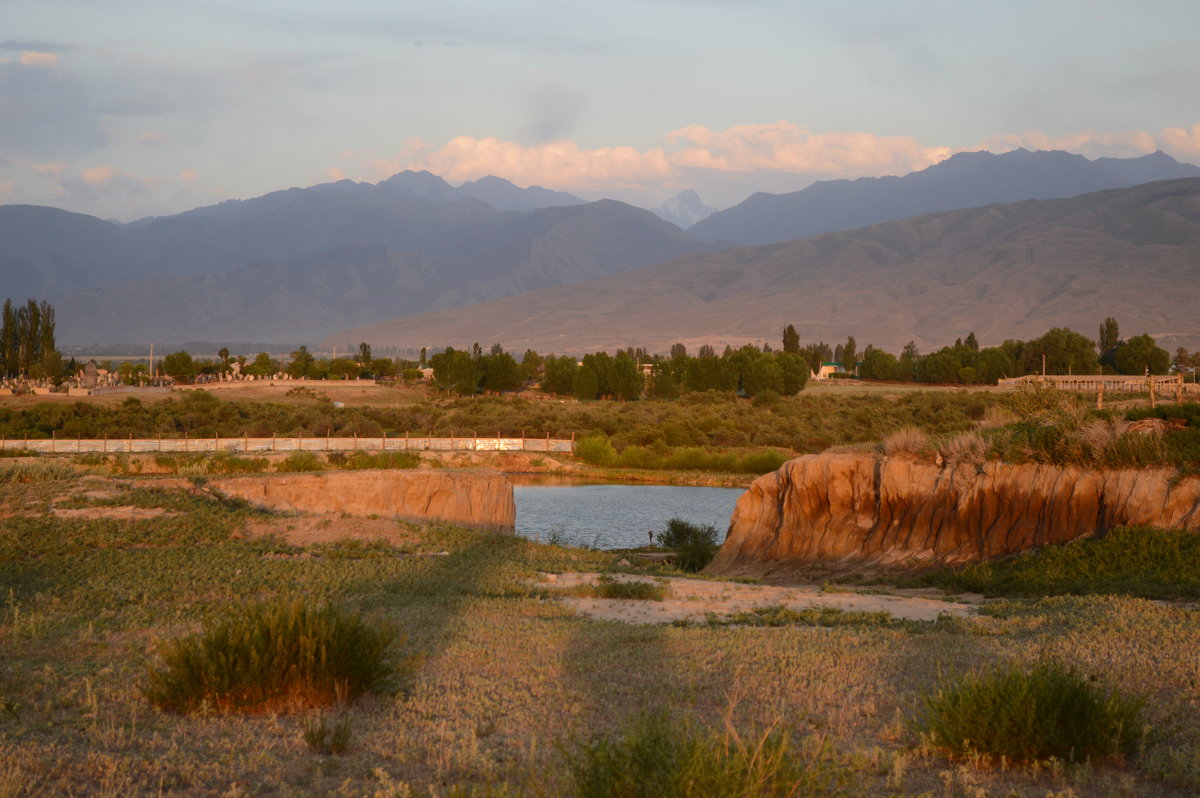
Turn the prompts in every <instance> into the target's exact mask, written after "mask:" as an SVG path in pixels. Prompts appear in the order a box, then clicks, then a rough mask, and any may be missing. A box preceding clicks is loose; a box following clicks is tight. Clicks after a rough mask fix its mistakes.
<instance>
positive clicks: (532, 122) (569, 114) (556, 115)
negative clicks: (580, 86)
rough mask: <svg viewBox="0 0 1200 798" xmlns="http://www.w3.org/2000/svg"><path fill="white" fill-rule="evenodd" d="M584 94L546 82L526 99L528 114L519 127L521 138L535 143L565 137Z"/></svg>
mask: <svg viewBox="0 0 1200 798" xmlns="http://www.w3.org/2000/svg"><path fill="white" fill-rule="evenodd" d="M582 108H583V98H582V96H580V95H579V94H578V93H577V92H574V91H571V90H570V89H568V88H566V87H564V86H551V85H546V86H542V87H541V88H539V89H537V90H536V91H534V92H533V93H532V94H531V95H530V96H529V98H528V100H527V101H526V111H527V113H528V115H529V118H528V119H527V121H526V122H525V125H524V126H523V128H522V131H523V136H524V138H525V139H526V140H527V141H529V142H532V143H534V144H540V143H542V142H546V141H554V140H557V139H562V138H566V137H567V136H568V135H570V133H571V131H572V130H573V129H574V128H575V123H576V122H577V121H578V119H579V112H580V110H581V109H582Z"/></svg>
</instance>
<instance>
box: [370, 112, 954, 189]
mask: <svg viewBox="0 0 1200 798" xmlns="http://www.w3.org/2000/svg"><path fill="white" fill-rule="evenodd" d="M663 138H664V141H665V143H666V146H664V147H652V148H648V149H638V148H636V147H623V146H615V147H597V148H592V149H584V148H581V147H580V146H579V145H578V144H577V143H576V142H574V141H572V140H570V139H556V140H553V141H547V142H542V143H538V144H534V145H530V146H524V145H521V144H517V143H515V142H511V141H502V140H500V139H496V138H482V139H479V138H473V137H470V136H459V137H458V138H455V139H452V140H451V141H449V142H448V143H446V144H445V145H443V146H441V147H436V146H433V145H431V144H429V143H428V142H425V141H423V140H421V139H410V140H408V141H407V142H405V145H404V147H403V149H402V150H401V151H400V153H399V154H398V155H397V156H395V157H393V158H385V159H378V160H374V161H372V162H370V167H371V169H372V171H373V173H374V176H375V177H376V179H379V178H383V177H387V176H389V175H391V174H394V173H395V172H398V171H401V170H403V169H427V170H429V171H431V172H433V173H435V174H438V175H440V176H442V177H444V178H445V179H447V180H450V181H465V180H475V179H478V178H480V177H483V176H485V175H489V174H491V175H497V176H500V177H504V178H507V179H509V180H512V181H514V182H517V183H521V184H525V185H540V186H547V187H551V188H559V189H567V190H575V191H604V190H611V189H638V188H646V187H649V186H660V185H664V184H677V183H680V182H681V181H682V180H683V179H684V177H685V172H686V173H687V175H689V176H691V177H694V173H695V171H696V170H701V171H708V172H714V173H725V174H726V175H727V176H736V175H737V174H742V173H744V174H746V175H747V176H748V175H750V174H751V173H761V172H763V171H768V172H772V171H773V172H785V173H790V174H797V175H810V176H812V177H814V178H815V177H823V176H837V177H842V176H853V177H857V176H863V175H878V174H903V173H905V172H909V171H912V170H914V169H923V168H924V167H926V166H929V165H931V164H934V163H937V162H938V161H941V160H944V159H945V158H947V157H949V156H950V155H951V154H952V152H953V150H952V149H951V148H949V147H928V146H922V145H921V144H920V143H919V142H918V141H916V140H915V139H913V138H910V137H903V136H900V137H885V136H876V135H873V134H870V133H842V132H830V133H813V132H812V131H810V130H808V129H806V128H802V127H800V126H798V125H794V124H791V123H788V122H774V123H771V124H763V125H739V126H736V127H732V128H728V129H727V130H722V131H713V130H710V129H708V128H707V127H704V126H702V125H692V126H689V127H685V128H680V129H679V130H675V131H672V132H670V133H668V134H667V135H666V136H664V137H663Z"/></svg>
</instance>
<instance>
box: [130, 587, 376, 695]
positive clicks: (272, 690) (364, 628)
mask: <svg viewBox="0 0 1200 798" xmlns="http://www.w3.org/2000/svg"><path fill="white" fill-rule="evenodd" d="M394 643H395V633H394V632H390V631H388V630H385V629H380V628H377V627H374V626H372V625H370V624H368V623H366V622H365V621H364V620H363V619H362V618H361V617H359V616H357V615H353V614H347V613H346V612H344V611H343V610H340V609H338V608H337V607H335V606H333V605H314V604H311V603H309V602H306V601H304V600H302V599H292V600H288V601H276V602H273V603H267V604H253V605H250V606H247V607H243V608H240V609H235V610H233V612H232V617H230V618H228V619H225V620H222V621H221V622H219V623H215V624H212V625H210V626H209V627H208V628H207V629H205V631H204V632H203V633H201V634H198V635H192V636H188V637H184V638H180V639H176V640H170V641H167V642H165V643H164V644H163V645H162V660H163V663H162V665H161V666H160V667H156V668H154V669H152V670H151V671H150V672H149V674H148V676H147V682H146V696H147V698H149V700H150V701H151V702H152V703H153V704H155V705H156V706H158V707H161V708H162V709H166V710H170V711H172V712H182V713H190V712H202V711H216V712H277V711H295V710H299V709H306V708H310V707H319V706H330V705H333V704H340V703H343V702H346V701H352V700H354V699H356V698H358V697H359V696H361V695H363V694H364V693H368V692H375V691H379V690H384V689H386V688H387V686H388V685H389V683H390V682H391V681H392V680H393V679H394V678H395V676H396V670H395V667H396V666H395V664H394V663H393V662H392V661H391V659H390V654H391V651H390V649H391V648H392V646H393V644H394Z"/></svg>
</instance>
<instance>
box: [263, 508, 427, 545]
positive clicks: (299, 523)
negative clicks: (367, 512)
mask: <svg viewBox="0 0 1200 798" xmlns="http://www.w3.org/2000/svg"><path fill="white" fill-rule="evenodd" d="M242 535H244V536H246V537H263V536H268V535H274V536H276V537H279V538H282V539H283V540H284V541H286V542H287V543H289V544H291V545H293V546H310V545H312V544H314V543H333V542H334V541H338V540H360V541H384V542H386V543H389V544H391V545H393V546H411V545H415V544H417V543H419V542H420V540H421V538H420V536H419V535H418V534H416V533H415V532H414V531H413V529H412V527H411V526H409V525H408V524H405V523H402V522H400V521H396V520H394V519H389V518H360V517H350V516H342V515H340V514H334V513H329V514H326V515H315V514H305V515H289V516H283V517H279V518H269V519H261V520H260V519H255V520H253V521H249V522H247V524H246V525H245V526H244V527H243V528H242Z"/></svg>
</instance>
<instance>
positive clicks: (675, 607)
mask: <svg viewBox="0 0 1200 798" xmlns="http://www.w3.org/2000/svg"><path fill="white" fill-rule="evenodd" d="M599 576H600V575H599V574H594V573H565V574H542V581H541V583H540V585H541V586H542V587H549V588H552V589H561V590H564V591H566V590H569V589H571V588H574V587H577V586H579V585H590V584H595V583H596V580H597V579H598V578H599ZM613 578H615V579H617V580H620V581H625V582H635V581H640V582H645V581H650V580H651V577H645V576H631V575H628V574H616V575H614V577H613ZM664 581H665V582H666V584H667V587H668V590H669V594H668V596H667V598H666V599H664V600H663V601H650V600H634V599H600V598H582V597H579V596H570V595H564V596H563V597H562V599H561V601H563V602H564V603H566V604H567V605H568V606H571V607H573V608H574V609H575V611H576V612H577V613H579V614H581V615H586V616H588V617H591V618H596V619H598V620H606V621H624V622H625V623H647V624H655V623H671V622H672V621H677V620H684V619H690V620H692V621H701V622H702V621H704V620H705V617H706V615H707V614H708V613H715V614H717V615H718V616H725V615H730V614H733V613H737V612H748V611H750V610H753V609H754V608H756V607H770V606H779V605H783V606H786V607H789V608H791V609H806V608H812V607H816V608H821V607H835V608H837V609H842V610H847V611H863V612H879V611H884V612H888V613H891V614H892V615H893V616H895V617H896V618H902V619H907V620H914V621H933V620H936V619H937V617H938V616H939V615H942V614H947V615H954V616H959V617H964V616H968V615H972V614H974V612H975V605H976V604H978V602H979V597H966V598H965V599H964V602H963V603H957V602H950V601H944V600H942V599H938V598H933V597H931V595H930V593H929V592H928V591H895V592H894V593H891V594H888V595H881V594H876V593H857V592H846V593H832V592H824V591H822V589H821V588H819V587H817V586H815V585H812V586H803V587H777V586H774V585H750V584H742V583H740V582H708V581H704V580H701V579H686V578H681V577H669V578H666V579H665V580H664ZM923 593H924V595H922V594H923Z"/></svg>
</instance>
